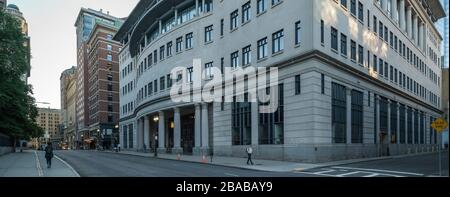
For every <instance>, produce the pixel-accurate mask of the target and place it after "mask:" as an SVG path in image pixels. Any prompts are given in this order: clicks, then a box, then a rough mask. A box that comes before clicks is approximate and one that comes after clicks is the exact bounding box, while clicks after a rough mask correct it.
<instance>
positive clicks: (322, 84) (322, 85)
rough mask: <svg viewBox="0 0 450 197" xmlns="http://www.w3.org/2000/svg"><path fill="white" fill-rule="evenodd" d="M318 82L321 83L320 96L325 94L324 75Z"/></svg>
mask: <svg viewBox="0 0 450 197" xmlns="http://www.w3.org/2000/svg"><path fill="white" fill-rule="evenodd" d="M320 81H321V92H322V94H325V75H324V74H321V77H320Z"/></svg>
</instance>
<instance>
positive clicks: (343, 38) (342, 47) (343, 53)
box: [341, 33, 347, 56]
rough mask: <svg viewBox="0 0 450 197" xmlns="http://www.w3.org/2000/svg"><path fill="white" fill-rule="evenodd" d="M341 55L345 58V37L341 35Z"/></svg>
mask: <svg viewBox="0 0 450 197" xmlns="http://www.w3.org/2000/svg"><path fill="white" fill-rule="evenodd" d="M341 55H344V56H347V36H346V35H345V34H343V33H341Z"/></svg>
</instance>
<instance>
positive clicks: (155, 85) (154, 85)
mask: <svg viewBox="0 0 450 197" xmlns="http://www.w3.org/2000/svg"><path fill="white" fill-rule="evenodd" d="M153 87H154V88H153V89H154V91H155V93H156V92H158V80H154V81H153Z"/></svg>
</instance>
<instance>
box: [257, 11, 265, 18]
mask: <svg viewBox="0 0 450 197" xmlns="http://www.w3.org/2000/svg"><path fill="white" fill-rule="evenodd" d="M266 12H267V10H264V11H262V12H260V13H259V14H257V15H256V17H259V16H261V15H263V14H265V13H266Z"/></svg>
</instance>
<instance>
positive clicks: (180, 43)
mask: <svg viewBox="0 0 450 197" xmlns="http://www.w3.org/2000/svg"><path fill="white" fill-rule="evenodd" d="M176 42H177V43H176V44H177V46H176V52H177V53H178V52H181V50H182V46H183V37H179V38H177V40H176Z"/></svg>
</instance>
